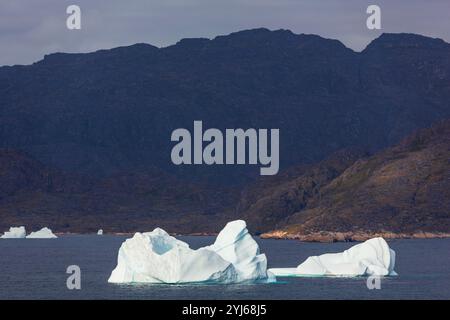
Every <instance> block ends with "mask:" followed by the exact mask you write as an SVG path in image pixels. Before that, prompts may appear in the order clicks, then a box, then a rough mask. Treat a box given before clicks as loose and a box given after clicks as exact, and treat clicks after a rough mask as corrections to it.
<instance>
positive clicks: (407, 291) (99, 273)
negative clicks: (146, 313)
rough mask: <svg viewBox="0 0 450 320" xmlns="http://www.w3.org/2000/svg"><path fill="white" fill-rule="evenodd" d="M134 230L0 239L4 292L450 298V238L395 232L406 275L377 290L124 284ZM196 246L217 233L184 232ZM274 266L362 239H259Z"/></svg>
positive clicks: (0, 290)
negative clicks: (123, 258)
mask: <svg viewBox="0 0 450 320" xmlns="http://www.w3.org/2000/svg"><path fill="white" fill-rule="evenodd" d="M125 238H126V237H120V236H108V235H105V236H96V235H76V236H74V235H72V236H63V237H60V238H59V239H54V240H48V239H35V240H31V239H27V240H25V239H17V240H3V239H2V240H0V299H450V239H429V240H392V241H390V242H389V245H390V246H391V248H393V249H394V250H395V251H396V252H397V261H396V267H395V270H396V271H397V272H398V274H399V276H397V277H389V278H382V280H381V289H380V290H376V289H374V290H369V289H367V286H366V278H364V277H358V278H279V279H278V280H279V282H278V283H275V284H254V285H204V286H202V285H117V284H109V283H108V282H107V279H108V277H109V275H110V273H111V271H112V270H113V268H114V267H115V266H116V259H117V252H118V249H119V247H120V244H121V243H122V241H123V240H124V239H125ZM180 239H181V240H183V241H186V242H187V243H189V244H190V245H191V247H192V248H198V247H200V246H204V245H207V244H211V243H212V242H213V241H214V238H213V237H180ZM258 242H259V244H260V247H261V251H262V252H264V253H266V255H267V257H268V261H269V267H295V266H297V265H298V264H299V263H300V262H302V261H303V260H304V259H305V258H307V257H308V256H310V255H318V254H322V253H326V252H338V251H342V250H345V249H347V248H349V247H350V246H352V245H354V243H333V244H321V243H304V242H298V241H291V240H270V239H269V240H263V239H258ZM69 265H78V266H80V268H81V290H68V289H67V287H66V280H67V277H68V276H69V275H68V274H66V268H67V266H69Z"/></svg>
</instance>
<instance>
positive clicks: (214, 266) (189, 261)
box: [108, 220, 275, 283]
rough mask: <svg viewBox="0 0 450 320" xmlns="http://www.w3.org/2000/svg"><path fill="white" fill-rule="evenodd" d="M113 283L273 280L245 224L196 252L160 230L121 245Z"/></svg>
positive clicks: (235, 224)
mask: <svg viewBox="0 0 450 320" xmlns="http://www.w3.org/2000/svg"><path fill="white" fill-rule="evenodd" d="M117 260H118V262H117V267H116V268H115V269H114V270H113V271H112V273H111V276H110V278H109V279H108V282H111V283H132V282H146V283H192V282H204V283H239V282H246V281H274V280H275V278H274V277H273V275H272V274H270V273H269V272H267V259H266V256H265V255H264V254H260V253H259V247H258V244H257V243H256V241H255V240H254V239H253V238H252V237H251V236H250V234H249V233H248V230H247V228H246V224H245V221H242V220H237V221H232V222H230V223H228V224H227V225H226V226H225V228H224V229H223V230H222V231H221V232H220V234H219V235H218V236H217V239H216V241H215V242H214V244H213V245H211V246H207V247H202V248H200V249H197V250H193V249H191V248H189V245H188V244H187V243H185V242H183V241H180V240H178V239H176V238H174V237H172V236H170V235H169V234H167V232H165V231H164V230H162V229H160V228H156V229H155V230H153V231H152V232H146V233H136V234H135V235H134V236H133V237H132V238H131V239H127V240H126V241H125V242H124V243H122V245H121V247H120V249H119V254H118V259H117Z"/></svg>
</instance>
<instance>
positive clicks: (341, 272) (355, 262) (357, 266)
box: [269, 238, 396, 276]
mask: <svg viewBox="0 0 450 320" xmlns="http://www.w3.org/2000/svg"><path fill="white" fill-rule="evenodd" d="M394 266H395V251H394V250H392V249H390V248H389V246H388V244H387V243H386V241H385V240H384V239H383V238H373V239H370V240H367V241H365V242H363V243H360V244H357V245H355V246H353V247H351V248H350V249H348V250H345V251H344V252H340V253H327V254H322V255H320V256H312V257H309V258H308V259H306V260H305V261H304V262H303V263H302V264H300V265H299V266H298V267H297V268H273V269H269V271H270V272H272V273H273V274H275V276H365V275H377V276H388V275H396V273H395V271H394Z"/></svg>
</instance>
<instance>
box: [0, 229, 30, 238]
mask: <svg viewBox="0 0 450 320" xmlns="http://www.w3.org/2000/svg"><path fill="white" fill-rule="evenodd" d="M26 234H27V232H26V230H25V227H11V228H9V231H6V232H5V234H4V235H2V236H1V237H0V238H2V239H23V238H25V236H26Z"/></svg>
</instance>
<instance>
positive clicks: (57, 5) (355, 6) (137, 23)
mask: <svg viewBox="0 0 450 320" xmlns="http://www.w3.org/2000/svg"><path fill="white" fill-rule="evenodd" d="M373 3H376V4H378V5H380V6H381V8H382V27H383V30H382V32H413V33H420V34H424V35H428V36H432V37H439V38H443V39H444V40H446V41H447V42H449V41H450V25H449V22H448V21H449V20H448V13H449V12H450V1H448V0H433V1H425V0H423V1H419V0H410V1H392V0H381V1H366V0H346V1H343V0H324V1H317V0H308V1H306V0H304V1H301V0H158V1H156V0H130V1H123V0H109V1H101V0H100V1H93V0H71V1H68V0H40V1H29V0H28V1H25V0H14V1H5V2H3V3H1V4H0V48H1V50H2V51H1V52H2V54H1V55H0V65H12V64H29V63H32V62H34V61H37V60H40V59H42V57H43V56H44V55H45V54H48V53H51V52H55V51H63V52H86V51H93V50H97V49H104V48H112V47H116V46H122V45H129V44H133V43H136V42H145V43H151V44H153V45H156V46H167V45H170V44H173V43H175V42H177V41H178V40H180V39H181V38H185V37H207V38H213V37H215V36H217V35H221V34H228V33H231V32H234V31H238V30H242V29H249V28H256V27H266V28H269V29H280V28H282V29H290V30H292V31H293V32H295V33H314V34H319V35H321V36H323V37H327V38H334V39H338V40H340V41H342V42H343V43H344V44H345V45H347V46H348V47H350V48H352V49H354V50H361V49H363V48H364V47H365V46H366V45H367V44H368V43H369V42H370V41H371V40H372V39H374V38H376V37H377V36H379V35H380V33H381V32H379V31H371V30H367V28H366V27H365V20H366V17H367V16H366V13H365V10H366V8H367V6H368V5H369V4H373ZM70 4H77V5H79V6H80V7H81V9H82V18H83V19H82V22H83V25H82V27H83V28H82V30H80V31H69V30H67V29H66V27H65V19H66V17H67V16H66V13H65V11H66V7H67V6H68V5H70Z"/></svg>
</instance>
